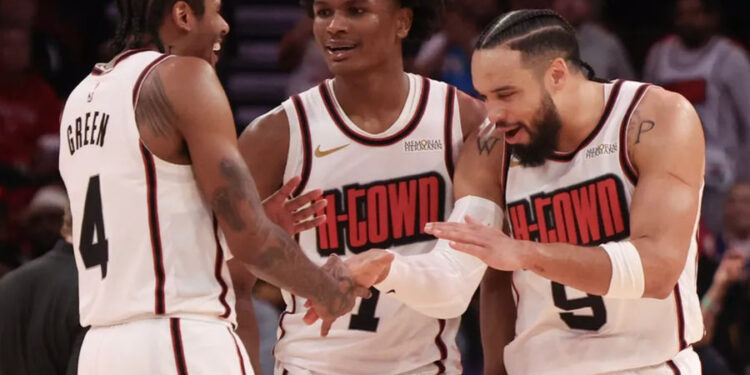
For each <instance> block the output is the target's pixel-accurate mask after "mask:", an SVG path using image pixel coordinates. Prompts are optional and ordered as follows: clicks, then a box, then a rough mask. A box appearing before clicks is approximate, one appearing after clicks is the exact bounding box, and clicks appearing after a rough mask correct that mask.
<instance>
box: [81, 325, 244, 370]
mask: <svg viewBox="0 0 750 375" xmlns="http://www.w3.org/2000/svg"><path fill="white" fill-rule="evenodd" d="M78 374H80V375H101V374H108V375H120V374H122V375H126V374H127V375H161V374H164V375H175V374H177V375H184V374H190V375H203V374H205V375H215V374H227V375H253V368H252V365H251V364H250V359H249V357H248V355H247V352H246V351H245V348H244V346H243V345H242V342H241V341H240V339H239V337H238V336H237V335H236V334H235V333H234V331H233V330H232V328H231V327H230V326H229V325H226V324H223V323H221V322H207V321H200V320H192V319H181V318H155V319H143V320H136V321H133V322H129V323H124V324H118V325H113V326H106V327H92V328H91V329H89V331H88V332H87V333H86V337H85V338H84V339H83V345H82V347H81V354H80V359H79V362H78Z"/></svg>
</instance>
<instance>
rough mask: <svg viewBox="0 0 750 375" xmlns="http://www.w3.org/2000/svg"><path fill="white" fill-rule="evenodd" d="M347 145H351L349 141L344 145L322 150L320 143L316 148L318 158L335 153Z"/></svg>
mask: <svg viewBox="0 0 750 375" xmlns="http://www.w3.org/2000/svg"><path fill="white" fill-rule="evenodd" d="M346 146H349V143H347V144H345V145H343V146H339V147H335V148H332V149H330V150H321V149H320V145H318V147H317V148H315V157H316V158H322V157H324V156H328V155H330V154H333V153H334V152H336V151H339V150H342V149H344V148H345V147H346Z"/></svg>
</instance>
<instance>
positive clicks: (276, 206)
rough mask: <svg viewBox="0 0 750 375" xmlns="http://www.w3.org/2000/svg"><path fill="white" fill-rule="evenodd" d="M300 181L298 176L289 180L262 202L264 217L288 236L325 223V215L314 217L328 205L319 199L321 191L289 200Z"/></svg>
mask: <svg viewBox="0 0 750 375" xmlns="http://www.w3.org/2000/svg"><path fill="white" fill-rule="evenodd" d="M301 181H302V179H301V178H300V177H299V176H297V177H294V178H292V179H290V180H289V181H287V183H286V184H284V186H282V187H281V188H280V189H279V190H277V191H276V192H275V193H273V194H272V195H271V196H269V197H268V198H266V200H264V201H263V210H264V211H265V212H266V216H268V218H269V219H270V220H271V221H273V222H274V223H275V224H276V225H278V226H280V227H281V228H282V229H284V231H285V232H287V233H288V234H289V235H290V236H294V235H295V234H297V233H300V232H304V231H306V230H308V229H311V228H315V227H317V226H318V225H320V224H322V223H324V222H325V221H326V215H325V214H321V215H316V213H318V212H321V211H322V210H323V209H324V208H325V207H326V205H327V204H328V201H326V200H325V199H320V197H322V196H323V191H322V190H320V189H317V190H313V191H309V192H307V193H305V194H302V195H300V196H298V197H295V198H292V199H289V196H290V195H292V193H293V192H294V189H296V188H297V186H299V184H300V182H301Z"/></svg>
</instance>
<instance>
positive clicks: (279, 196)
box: [266, 176, 302, 200]
mask: <svg viewBox="0 0 750 375" xmlns="http://www.w3.org/2000/svg"><path fill="white" fill-rule="evenodd" d="M301 181H302V178H301V177H299V176H294V177H292V178H291V179H290V180H289V181H287V182H286V183H285V184H284V186H282V187H281V189H279V190H276V192H275V193H273V194H271V196H270V197H268V198H267V199H266V200H286V199H287V198H288V197H289V196H290V195H292V193H293V192H294V189H296V188H297V186H299V184H300V182H301Z"/></svg>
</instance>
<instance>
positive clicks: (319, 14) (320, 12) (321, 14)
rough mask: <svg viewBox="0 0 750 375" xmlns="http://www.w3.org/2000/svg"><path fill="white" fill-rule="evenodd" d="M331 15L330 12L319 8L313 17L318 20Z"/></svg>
mask: <svg viewBox="0 0 750 375" xmlns="http://www.w3.org/2000/svg"><path fill="white" fill-rule="evenodd" d="M331 14H332V12H331V10H330V9H326V8H320V9H317V10H316V11H315V17H318V18H326V17H330V16H331Z"/></svg>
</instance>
